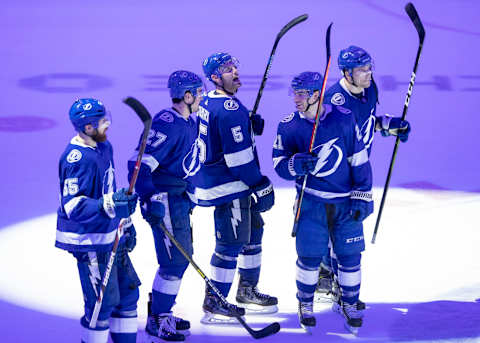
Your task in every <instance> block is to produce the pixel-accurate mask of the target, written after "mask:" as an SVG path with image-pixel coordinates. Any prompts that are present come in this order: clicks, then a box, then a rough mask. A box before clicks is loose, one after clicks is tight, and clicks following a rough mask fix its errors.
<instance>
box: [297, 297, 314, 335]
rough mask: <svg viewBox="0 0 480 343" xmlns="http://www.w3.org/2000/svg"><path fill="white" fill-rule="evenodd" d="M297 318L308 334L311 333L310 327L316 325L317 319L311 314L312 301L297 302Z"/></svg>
mask: <svg viewBox="0 0 480 343" xmlns="http://www.w3.org/2000/svg"><path fill="white" fill-rule="evenodd" d="M298 320H299V321H300V325H301V326H302V328H303V329H304V330H305V331H306V332H307V333H309V334H311V333H312V331H311V330H312V328H314V327H315V325H317V320H316V319H315V316H314V315H313V302H303V301H299V302H298Z"/></svg>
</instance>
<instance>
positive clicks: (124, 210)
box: [98, 188, 138, 218]
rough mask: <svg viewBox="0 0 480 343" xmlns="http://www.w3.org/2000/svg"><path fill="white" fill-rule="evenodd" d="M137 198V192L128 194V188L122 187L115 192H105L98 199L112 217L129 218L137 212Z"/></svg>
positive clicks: (100, 205) (100, 206) (101, 207)
mask: <svg viewBox="0 0 480 343" xmlns="http://www.w3.org/2000/svg"><path fill="white" fill-rule="evenodd" d="M137 200H138V195H137V194H135V193H134V194H131V195H128V194H127V189H126V188H122V189H120V190H118V191H116V192H115V193H108V194H104V195H103V197H101V198H100V199H98V204H99V208H100V209H103V210H104V211H105V213H106V214H107V215H108V216H109V217H110V218H115V217H118V218H128V217H129V216H130V215H131V214H132V213H133V212H135V208H136V207H137Z"/></svg>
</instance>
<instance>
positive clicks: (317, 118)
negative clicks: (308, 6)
mask: <svg viewBox="0 0 480 343" xmlns="http://www.w3.org/2000/svg"><path fill="white" fill-rule="evenodd" d="M332 25H333V23H330V25H328V28H327V34H326V38H325V42H326V46H327V64H326V66H325V73H324V74H323V82H322V89H321V91H320V97H319V101H318V107H317V113H316V115H315V124H314V125H313V129H312V137H311V138H310V147H309V148H308V152H312V150H313V144H314V143H315V136H316V135H317V128H318V122H319V121H320V113H321V112H320V109H321V108H323V106H322V104H323V98H324V96H325V89H326V86H327V79H328V72H329V70H330V64H331V61H332V56H331V53H330V32H331V29H332ZM307 177H308V174H306V175H305V176H304V177H303V184H302V188H301V190H300V195H299V196H298V202H297V208H296V213H295V221H294V223H293V230H292V237H295V236H296V235H297V231H298V221H299V219H300V212H301V210H302V202H303V195H304V193H305V187H306V186H307Z"/></svg>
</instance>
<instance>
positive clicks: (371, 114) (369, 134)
mask: <svg viewBox="0 0 480 343" xmlns="http://www.w3.org/2000/svg"><path fill="white" fill-rule="evenodd" d="M375 87H376V86H375V85H374V83H373V81H372V84H371V85H370V87H369V88H366V89H364V91H363V94H361V95H360V96H356V95H353V94H352V93H350V92H349V91H348V89H347V87H346V86H345V80H344V79H340V80H339V81H338V82H336V83H335V84H334V85H333V86H331V87H330V88H329V89H328V90H327V91H326V92H325V98H324V104H331V105H335V106H342V107H344V108H348V109H349V110H351V111H352V112H353V114H354V116H355V120H356V121H357V125H358V127H359V128H360V132H361V134H362V139H363V143H364V144H365V147H366V148H367V150H368V154H369V155H370V151H371V146H372V141H373V134H374V133H375V121H376V117H375V114H376V111H377V100H378V95H377V91H376V89H375Z"/></svg>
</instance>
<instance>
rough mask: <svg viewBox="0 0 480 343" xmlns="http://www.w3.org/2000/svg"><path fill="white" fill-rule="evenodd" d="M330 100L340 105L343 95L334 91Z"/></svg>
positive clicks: (343, 100)
mask: <svg viewBox="0 0 480 343" xmlns="http://www.w3.org/2000/svg"><path fill="white" fill-rule="evenodd" d="M330 102H331V103H332V104H333V105H335V106H341V105H343V104H344V103H345V96H344V95H343V94H342V93H339V92H337V93H335V94H333V95H332V98H331V99H330Z"/></svg>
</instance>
